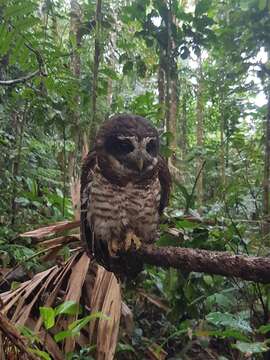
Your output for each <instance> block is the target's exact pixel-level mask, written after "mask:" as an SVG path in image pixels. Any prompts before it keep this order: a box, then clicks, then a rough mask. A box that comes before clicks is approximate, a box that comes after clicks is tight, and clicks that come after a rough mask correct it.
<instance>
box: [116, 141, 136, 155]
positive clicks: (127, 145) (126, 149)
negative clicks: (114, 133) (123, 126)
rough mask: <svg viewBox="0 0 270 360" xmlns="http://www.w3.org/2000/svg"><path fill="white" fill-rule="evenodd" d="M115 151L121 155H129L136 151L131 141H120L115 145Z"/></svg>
mask: <svg viewBox="0 0 270 360" xmlns="http://www.w3.org/2000/svg"><path fill="white" fill-rule="evenodd" d="M114 147H115V151H117V152H118V153H120V154H128V153H130V152H132V151H133V150H134V146H133V145H132V144H131V142H130V141H129V140H119V139H117V141H116V142H115V144H114Z"/></svg>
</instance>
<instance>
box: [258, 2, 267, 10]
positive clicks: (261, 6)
mask: <svg viewBox="0 0 270 360" xmlns="http://www.w3.org/2000/svg"><path fill="white" fill-rule="evenodd" d="M258 6H259V10H261V11H262V10H264V9H265V8H266V6H267V0H259V3H258Z"/></svg>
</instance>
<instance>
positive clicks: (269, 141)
mask: <svg viewBox="0 0 270 360" xmlns="http://www.w3.org/2000/svg"><path fill="white" fill-rule="evenodd" d="M269 187H270V91H268V101H267V115H266V129H265V156H264V180H263V212H264V216H265V218H266V219H267V220H270V219H269V218H270V208H269V204H270V203H269V192H270V190H269ZM268 232H269V225H268V224H267V226H264V233H268Z"/></svg>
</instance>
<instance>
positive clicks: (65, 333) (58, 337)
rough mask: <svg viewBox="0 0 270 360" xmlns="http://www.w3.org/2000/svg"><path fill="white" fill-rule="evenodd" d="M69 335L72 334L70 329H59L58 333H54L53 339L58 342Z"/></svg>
mask: <svg viewBox="0 0 270 360" xmlns="http://www.w3.org/2000/svg"><path fill="white" fill-rule="evenodd" d="M71 336H73V335H72V331H71V330H65V331H60V332H59V333H57V334H55V335H54V340H55V341H56V342H60V341H62V340H64V339H65V338H67V337H71Z"/></svg>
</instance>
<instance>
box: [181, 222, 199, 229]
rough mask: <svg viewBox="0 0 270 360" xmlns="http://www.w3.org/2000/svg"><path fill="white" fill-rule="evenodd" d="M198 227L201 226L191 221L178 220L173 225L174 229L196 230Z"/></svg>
mask: <svg viewBox="0 0 270 360" xmlns="http://www.w3.org/2000/svg"><path fill="white" fill-rule="evenodd" d="M199 226H201V225H200V224H196V223H195V222H193V221H188V220H178V221H176V223H175V227H176V228H177V229H196V228H197V227H199Z"/></svg>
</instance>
